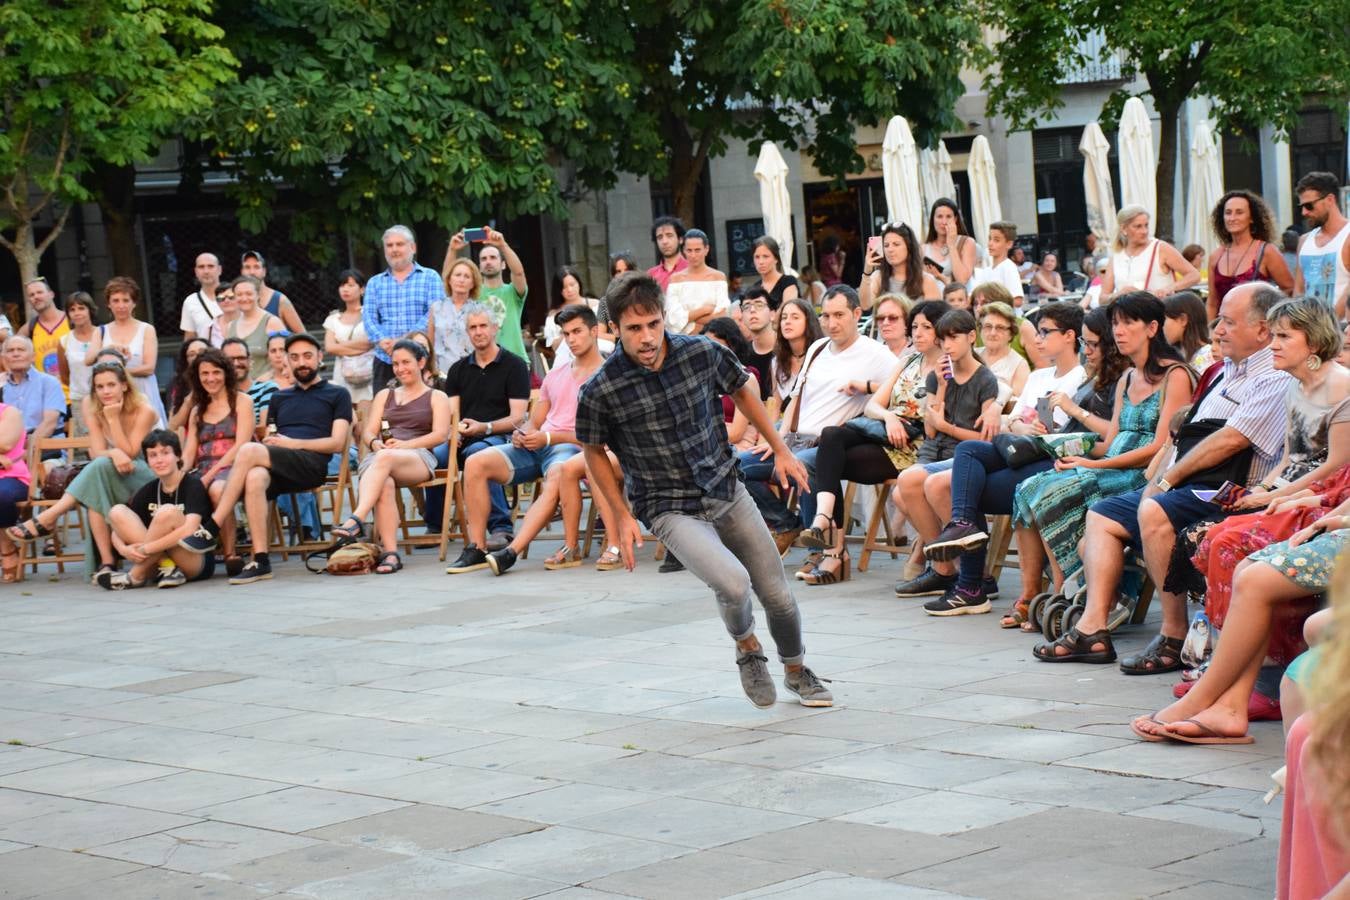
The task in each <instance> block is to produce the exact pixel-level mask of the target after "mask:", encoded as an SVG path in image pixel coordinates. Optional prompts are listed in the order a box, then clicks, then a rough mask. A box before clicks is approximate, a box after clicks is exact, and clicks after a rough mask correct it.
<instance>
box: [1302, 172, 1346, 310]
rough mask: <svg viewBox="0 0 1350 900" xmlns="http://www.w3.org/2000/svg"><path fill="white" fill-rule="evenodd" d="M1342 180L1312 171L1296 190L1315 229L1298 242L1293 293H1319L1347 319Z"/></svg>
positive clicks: (1344, 220)
mask: <svg viewBox="0 0 1350 900" xmlns="http://www.w3.org/2000/svg"><path fill="white" fill-rule="evenodd" d="M1340 187H1341V186H1340V181H1339V180H1338V179H1337V178H1336V176H1335V175H1332V174H1331V173H1330V172H1309V173H1308V174H1307V175H1304V176H1303V177H1302V178H1300V179H1299V182H1298V184H1297V185H1296V186H1295V188H1294V190H1295V193H1296V194H1297V196H1298V200H1299V209H1300V211H1302V213H1303V218H1304V220H1305V221H1306V222H1307V223H1308V224H1309V225H1311V226H1313V228H1312V230H1311V231H1309V232H1308V233H1307V234H1305V235H1304V236H1303V238H1302V239H1301V240H1300V241H1299V245H1298V272H1297V273H1296V274H1295V276H1294V294H1295V295H1303V294H1306V295H1307V296H1309V297H1317V298H1319V299H1321V300H1322V302H1324V303H1326V304H1327V305H1328V306H1330V307H1332V309H1334V310H1335V312H1336V318H1337V319H1339V320H1341V321H1345V319H1346V310H1345V301H1346V292H1347V290H1350V241H1348V240H1347V238H1350V227H1348V226H1350V223H1347V220H1346V218H1345V216H1344V215H1342V214H1341V210H1340V204H1339V202H1338V197H1339V194H1340Z"/></svg>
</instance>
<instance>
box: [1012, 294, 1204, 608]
mask: <svg viewBox="0 0 1350 900" xmlns="http://www.w3.org/2000/svg"><path fill="white" fill-rule="evenodd" d="M1166 318H1167V313H1166V308H1165V307H1164V306H1163V303H1162V301H1161V300H1159V299H1158V298H1157V297H1155V296H1153V295H1152V294H1150V293H1148V292H1146V291H1134V292H1132V293H1129V294H1125V295H1124V296H1121V297H1118V298H1116V300H1115V302H1114V303H1112V304H1111V322H1112V332H1113V334H1114V336H1115V339H1116V346H1117V348H1118V349H1119V350H1120V353H1121V355H1122V356H1126V357H1128V358H1129V360H1130V362H1131V364H1132V365H1131V367H1130V368H1129V369H1127V370H1126V371H1125V374H1123V375H1122V376H1121V377H1120V381H1119V382H1118V383H1117V387H1116V403H1115V413H1114V415H1113V417H1112V420H1111V427H1110V428H1109V429H1108V430H1107V432H1106V438H1105V440H1104V441H1102V442H1101V443H1098V444H1097V445H1096V446H1094V447H1093V450H1092V452H1091V454H1090V455H1088V456H1068V457H1065V458H1063V459H1060V460H1057V461H1056V462H1055V469H1054V470H1053V471H1048V472H1042V473H1040V474H1038V475H1033V476H1031V477H1030V478H1028V479H1027V480H1026V481H1023V482H1022V483H1021V484H1019V485H1018V486H1017V493H1016V495H1015V496H1014V498H1013V505H1014V512H1013V515H1014V523H1015V524H1016V525H1017V527H1018V541H1019V546H1020V544H1021V543H1022V542H1024V541H1030V542H1035V541H1041V542H1043V543H1044V544H1045V548H1046V550H1047V551H1048V553H1049V560H1050V569H1051V572H1052V573H1053V575H1054V583H1055V590H1056V591H1058V590H1061V589H1062V588H1063V586H1064V580H1065V578H1066V577H1070V576H1073V575H1074V574H1076V573H1077V571H1078V569H1079V567H1080V566H1081V561H1080V560H1079V558H1078V542H1079V541H1080V540H1081V539H1082V537H1083V530H1084V526H1085V523H1086V521H1087V513H1088V508H1089V507H1091V506H1092V504H1094V503H1096V502H1097V501H1098V500H1101V499H1102V498H1104V497H1110V496H1114V495H1117V494H1123V493H1126V492H1128V491H1132V490H1134V489H1135V488H1138V487H1141V486H1142V485H1143V483H1144V469H1145V467H1146V466H1147V465H1148V463H1149V460H1150V459H1152V458H1153V456H1154V455H1155V454H1156V453H1157V452H1158V450H1159V449H1161V448H1162V447H1163V446H1164V445H1165V444H1166V443H1167V439H1168V432H1167V426H1168V423H1169V422H1170V421H1171V420H1172V416H1173V415H1174V414H1175V413H1176V412H1177V410H1179V409H1181V408H1182V407H1183V406H1185V405H1186V404H1188V403H1190V402H1191V392H1192V390H1193V388H1194V386H1195V374H1194V372H1192V371H1191V369H1190V368H1189V367H1188V366H1187V365H1186V364H1185V363H1184V361H1182V359H1181V355H1180V354H1179V353H1178V352H1177V351H1176V350H1175V349H1174V348H1173V347H1172V346H1171V345H1169V344H1168V343H1167V338H1166V336H1165V335H1164V333H1163V324H1164V322H1165V320H1166ZM1031 549H1032V550H1036V549H1037V548H1035V546H1034V543H1033V545H1032V547H1031ZM1029 555H1030V554H1029ZM1032 558H1034V556H1032Z"/></svg>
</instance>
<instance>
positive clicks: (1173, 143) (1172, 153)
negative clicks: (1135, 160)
mask: <svg viewBox="0 0 1350 900" xmlns="http://www.w3.org/2000/svg"><path fill="white" fill-rule="evenodd" d="M981 6H982V7H983V19H984V21H985V22H987V23H988V24H989V26H990V27H991V28H992V29H994V32H995V34H996V38H995V39H994V40H992V41H990V43H989V44H988V45H986V46H985V47H984V48H983V50H982V52H981V53H980V54H979V55H978V57H977V59H978V61H979V62H980V63H981V64H982V65H985V66H988V70H987V71H988V74H987V76H986V80H985V87H986V89H987V90H988V93H989V102H990V106H991V107H992V108H993V109H994V110H996V111H998V112H1000V113H1002V114H1003V115H1005V116H1006V117H1007V118H1008V119H1009V120H1010V121H1011V123H1012V124H1013V126H1014V127H1024V128H1028V127H1031V126H1032V124H1033V123H1034V122H1035V121H1036V119H1037V117H1038V116H1042V115H1045V114H1049V113H1052V112H1053V111H1054V110H1055V109H1057V108H1059V107H1060V106H1062V105H1063V101H1062V90H1063V88H1062V84H1063V81H1064V78H1065V76H1066V75H1067V74H1068V73H1069V72H1071V71H1072V70H1073V69H1075V68H1076V67H1078V66H1080V65H1082V64H1084V63H1085V62H1090V60H1087V59H1086V58H1085V57H1084V55H1083V52H1082V47H1083V46H1084V40H1085V39H1086V38H1088V37H1089V36H1090V35H1093V34H1094V33H1095V34H1100V35H1102V36H1104V38H1105V41H1106V46H1107V47H1108V48H1110V49H1111V50H1116V51H1119V52H1121V53H1122V54H1123V55H1124V57H1125V59H1126V60H1127V61H1128V64H1129V65H1130V66H1131V67H1133V69H1134V70H1135V71H1137V72H1139V73H1140V74H1141V75H1143V77H1144V79H1145V80H1146V81H1147V82H1148V92H1147V93H1148V94H1149V95H1150V96H1151V97H1152V99H1153V106H1154V108H1155V109H1156V110H1157V111H1158V115H1159V118H1160V124H1161V132H1162V133H1161V135H1160V141H1159V151H1158V218H1159V222H1158V231H1159V232H1160V233H1171V232H1172V222H1171V219H1172V199H1173V173H1174V172H1175V170H1176V160H1177V153H1178V148H1177V119H1178V114H1179V113H1180V110H1181V106H1182V104H1183V103H1184V102H1185V101H1186V99H1187V98H1189V97H1202V96H1207V97H1210V98H1211V99H1212V100H1213V101H1214V114H1215V116H1216V118H1217V120H1218V122H1219V124H1220V126H1221V127H1224V128H1227V129H1237V128H1241V127H1257V126H1262V125H1273V126H1274V127H1275V128H1276V129H1277V130H1278V131H1279V132H1281V133H1288V132H1289V131H1290V130H1291V129H1292V128H1293V126H1294V124H1295V123H1296V121H1297V118H1298V112H1299V110H1300V108H1301V107H1302V106H1303V104H1304V103H1305V101H1306V100H1307V98H1308V97H1309V96H1310V95H1318V94H1321V95H1325V96H1327V97H1328V98H1330V99H1331V101H1332V102H1333V104H1335V103H1339V104H1340V105H1341V108H1344V103H1345V98H1346V97H1347V96H1348V95H1350V42H1348V41H1347V37H1350V35H1348V34H1347V23H1350V2H1347V0H1325V2H1317V3H1304V2H1297V0H1261V2H1258V3H1252V2H1248V0H1215V2H1211V3H1190V2H1185V0H1124V2H1109V0H1047V2H1044V3H1005V2H999V0H981ZM1125 99H1126V95H1125V94H1124V92H1123V91H1117V92H1116V93H1115V94H1114V95H1113V96H1112V97H1111V99H1110V100H1109V101H1108V102H1107V104H1106V108H1105V109H1104V111H1103V117H1104V118H1105V119H1106V120H1107V121H1108V122H1110V121H1116V120H1118V118H1119V115H1120V108H1121V106H1122V105H1123V104H1124V101H1125Z"/></svg>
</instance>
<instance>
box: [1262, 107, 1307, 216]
mask: <svg viewBox="0 0 1350 900" xmlns="http://www.w3.org/2000/svg"><path fill="white" fill-rule="evenodd" d="M1301 175H1303V173H1302V172H1293V171H1292V170H1291V166H1290V162H1289V143H1288V142H1287V141H1281V140H1277V139H1276V137H1275V129H1273V128H1272V127H1270V126H1269V125H1263V126H1261V193H1262V195H1264V196H1265V198H1266V203H1268V204H1270V208H1271V210H1272V211H1273V212H1274V214H1275V227H1276V230H1277V231H1280V232H1283V231H1284V230H1285V229H1286V228H1289V227H1290V226H1291V225H1293V223H1294V182H1295V180H1297V179H1298V178H1299V177H1300V176H1301Z"/></svg>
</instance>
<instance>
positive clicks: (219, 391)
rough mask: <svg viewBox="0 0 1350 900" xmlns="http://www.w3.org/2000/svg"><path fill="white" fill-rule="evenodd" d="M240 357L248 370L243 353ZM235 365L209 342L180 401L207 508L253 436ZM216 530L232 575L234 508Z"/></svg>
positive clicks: (189, 456) (187, 449)
mask: <svg viewBox="0 0 1350 900" xmlns="http://www.w3.org/2000/svg"><path fill="white" fill-rule="evenodd" d="M241 352H242V351H241ZM244 361H245V366H244V368H245V370H247V361H248V360H247V356H245V359H244ZM238 371H239V370H238V368H237V367H236V366H235V365H234V364H233V363H232V362H231V361H230V360H229V359H227V358H226V356H225V354H224V353H223V352H221V351H220V350H217V349H216V348H214V347H212V348H210V349H208V350H205V351H203V352H202V353H200V354H198V356H197V358H196V359H194V360H193V362H192V370H191V372H190V373H189V376H188V377H189V380H190V381H191V383H192V396H191V397H190V398H189V399H188V401H187V402H185V403H184V404H183V406H184V407H185V408H186V410H187V422H186V423H185V427H186V429H187V443H186V446H184V448H183V458H184V459H185V460H187V465H188V468H189V469H190V470H192V471H193V472H195V473H196V474H197V477H198V478H199V479H201V483H202V487H204V488H206V492H207V496H208V497H209V498H210V500H211V504H212V509H214V508H215V504H216V503H218V502H219V501H220V497H221V495H222V494H223V493H224V492H225V482H226V480H227V479H228V478H229V475H230V469H231V468H232V467H233V466H234V460H235V457H236V456H238V455H239V448H240V447H242V446H243V445H244V444H247V443H248V442H249V441H250V440H252V439H253V426H254V417H253V401H252V400H250V399H249V396H248V394H247V393H246V392H245V391H243V390H241V389H240V387H239V383H238ZM219 535H220V544H221V553H222V555H223V556H224V557H225V571H226V572H227V573H228V574H229V575H230V576H231V577H233V576H235V575H238V574H239V571H240V570H241V569H242V568H243V565H244V563H243V560H242V559H241V558H240V557H239V556H238V555H237V554H236V552H235V517H234V510H233V509H231V510H230V511H229V515H228V516H227V517H226V518H225V519H223V520H222V521H221V524H220V529H219Z"/></svg>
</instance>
